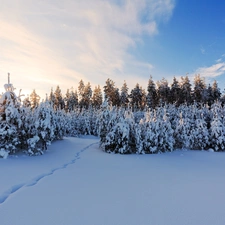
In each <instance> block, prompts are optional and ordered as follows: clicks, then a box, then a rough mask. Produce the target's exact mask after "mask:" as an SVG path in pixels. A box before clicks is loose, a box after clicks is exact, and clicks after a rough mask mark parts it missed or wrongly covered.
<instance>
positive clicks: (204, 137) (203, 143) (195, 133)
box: [190, 108, 209, 150]
mask: <svg viewBox="0 0 225 225" xmlns="http://www.w3.org/2000/svg"><path fill="white" fill-rule="evenodd" d="M192 112H193V114H192V115H194V125H193V127H192V129H191V135H192V138H191V146H190V148H191V149H194V150H195V149H196V150H199V149H202V150H203V149H207V147H208V145H209V131H208V128H207V123H206V121H205V118H204V116H203V111H202V109H198V108H195V110H192Z"/></svg>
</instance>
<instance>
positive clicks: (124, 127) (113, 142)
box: [103, 111, 143, 154]
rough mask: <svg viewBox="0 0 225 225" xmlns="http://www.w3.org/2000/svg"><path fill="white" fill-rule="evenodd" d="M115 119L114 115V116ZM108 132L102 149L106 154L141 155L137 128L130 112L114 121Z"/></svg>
mask: <svg viewBox="0 0 225 225" xmlns="http://www.w3.org/2000/svg"><path fill="white" fill-rule="evenodd" d="M114 117H115V114H114ZM114 122H115V123H114V125H113V124H111V125H112V127H111V129H110V131H109V132H108V133H107V135H106V138H105V143H104V145H103V149H104V150H105V151H106V152H114V153H121V154H128V153H143V152H142V149H141V144H142V142H141V139H139V135H141V133H140V132H139V129H138V127H136V125H135V123H134V119H133V115H132V112H131V111H126V112H125V115H124V116H120V117H119V119H118V120H114Z"/></svg>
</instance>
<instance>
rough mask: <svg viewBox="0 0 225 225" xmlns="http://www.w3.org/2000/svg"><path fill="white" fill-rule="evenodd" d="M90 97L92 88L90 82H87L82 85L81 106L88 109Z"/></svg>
mask: <svg viewBox="0 0 225 225" xmlns="http://www.w3.org/2000/svg"><path fill="white" fill-rule="evenodd" d="M91 97H92V89H91V84H90V83H89V82H88V83H87V85H85V87H84V91H83V107H84V108H85V109H88V108H89V106H90V105H91Z"/></svg>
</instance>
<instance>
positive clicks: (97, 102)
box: [92, 85, 102, 109]
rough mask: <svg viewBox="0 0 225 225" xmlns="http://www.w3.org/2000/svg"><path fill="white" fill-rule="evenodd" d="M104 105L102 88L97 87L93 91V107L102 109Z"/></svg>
mask: <svg viewBox="0 0 225 225" xmlns="http://www.w3.org/2000/svg"><path fill="white" fill-rule="evenodd" d="M101 105H102V91H101V88H100V86H99V85H98V86H96V87H95V89H94V91H93V96H92V106H93V107H94V108H95V109H100V107H101Z"/></svg>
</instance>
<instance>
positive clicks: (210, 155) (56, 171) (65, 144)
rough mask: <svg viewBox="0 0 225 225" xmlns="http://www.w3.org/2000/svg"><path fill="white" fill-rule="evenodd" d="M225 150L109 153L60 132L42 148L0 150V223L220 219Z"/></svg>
mask: <svg viewBox="0 0 225 225" xmlns="http://www.w3.org/2000/svg"><path fill="white" fill-rule="evenodd" d="M224 161H225V154H224V153H221V152H216V153H215V152H210V151H190V150H187V151H184V150H177V151H174V152H171V153H170V152H167V153H164V154H155V155H136V154H132V155H120V154H108V153H105V152H103V151H101V150H100V149H99V139H97V138H95V137H92V136H87V137H85V138H65V139H64V140H62V141H56V142H53V143H52V145H51V146H50V147H49V150H47V152H46V153H45V154H44V155H42V156H35V157H29V156H27V155H23V154H20V155H17V156H13V155H11V156H9V157H8V159H2V158H0V171H1V181H0V224H1V225H14V224H16V225H31V224H32V225H40V224H41V225H55V224H59V225H74V224H79V225H151V224H152V225H165V224H167V225H180V224H182V225H189V224H191V225H195V224H196V225H199V224H204V225H212V224H213V225H222V224H225V216H224V208H225V192H224V189H225V163H224Z"/></svg>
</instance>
